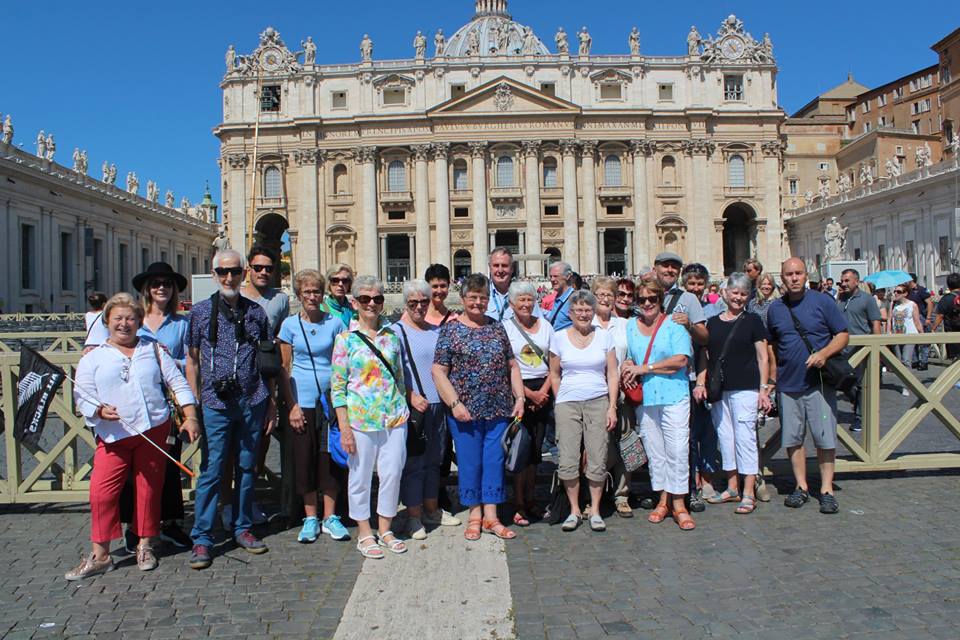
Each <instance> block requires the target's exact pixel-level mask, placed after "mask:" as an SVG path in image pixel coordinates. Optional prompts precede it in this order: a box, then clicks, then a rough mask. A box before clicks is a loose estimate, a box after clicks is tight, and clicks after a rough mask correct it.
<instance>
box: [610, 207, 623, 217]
mask: <svg viewBox="0 0 960 640" xmlns="http://www.w3.org/2000/svg"><path fill="white" fill-rule="evenodd" d="M607 215H608V216H622V215H623V207H622V206H621V205H611V206H609V207H607Z"/></svg>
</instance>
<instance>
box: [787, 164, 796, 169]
mask: <svg viewBox="0 0 960 640" xmlns="http://www.w3.org/2000/svg"><path fill="white" fill-rule="evenodd" d="M796 170H797V163H796V162H788V163H787V171H796Z"/></svg>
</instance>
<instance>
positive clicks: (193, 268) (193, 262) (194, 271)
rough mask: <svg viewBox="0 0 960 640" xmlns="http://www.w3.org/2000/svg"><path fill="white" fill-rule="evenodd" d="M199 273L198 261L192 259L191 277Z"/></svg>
mask: <svg viewBox="0 0 960 640" xmlns="http://www.w3.org/2000/svg"><path fill="white" fill-rule="evenodd" d="M196 272H197V259H196V258H190V273H191V275H192V274H194V273H196Z"/></svg>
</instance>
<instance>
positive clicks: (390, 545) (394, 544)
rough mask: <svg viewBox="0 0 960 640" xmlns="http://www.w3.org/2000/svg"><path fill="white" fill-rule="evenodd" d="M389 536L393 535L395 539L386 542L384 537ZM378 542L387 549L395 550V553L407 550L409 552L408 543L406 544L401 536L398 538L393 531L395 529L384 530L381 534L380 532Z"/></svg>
mask: <svg viewBox="0 0 960 640" xmlns="http://www.w3.org/2000/svg"><path fill="white" fill-rule="evenodd" d="M387 536H393V540H391V541H390V542H386V541H385V540H384V538H386V537H387ZM378 544H379V545H380V546H381V547H383V548H385V549H389V550H390V551H392V552H394V553H397V554H400V553H406V552H407V545H406V544H404V542H403V540H401V539H400V538H398V537H397V536H396V535H395V534H394V533H393V531H384V532H383V533H381V534H380V539H379V540H378Z"/></svg>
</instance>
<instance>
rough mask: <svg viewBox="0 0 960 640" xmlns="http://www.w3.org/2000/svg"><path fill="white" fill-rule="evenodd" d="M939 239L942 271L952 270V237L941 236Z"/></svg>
mask: <svg viewBox="0 0 960 640" xmlns="http://www.w3.org/2000/svg"><path fill="white" fill-rule="evenodd" d="M937 240H938V243H937V247H938V248H939V251H940V271H950V238H949V237H947V236H940V237H939V238H937Z"/></svg>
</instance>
